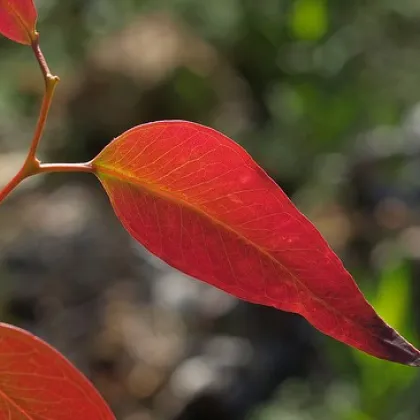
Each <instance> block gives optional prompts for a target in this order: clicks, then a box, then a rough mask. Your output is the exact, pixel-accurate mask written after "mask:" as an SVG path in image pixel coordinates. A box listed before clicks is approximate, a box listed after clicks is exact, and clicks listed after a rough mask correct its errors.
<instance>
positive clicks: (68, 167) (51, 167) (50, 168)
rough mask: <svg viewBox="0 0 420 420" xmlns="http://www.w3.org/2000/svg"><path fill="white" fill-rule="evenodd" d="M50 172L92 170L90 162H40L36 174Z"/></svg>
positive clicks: (89, 171)
mask: <svg viewBox="0 0 420 420" xmlns="http://www.w3.org/2000/svg"><path fill="white" fill-rule="evenodd" d="M51 172H88V173H91V172H93V168H92V164H91V162H85V163H40V164H39V167H38V170H37V171H36V173H37V174H42V173H51Z"/></svg>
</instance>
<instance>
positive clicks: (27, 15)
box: [0, 0, 37, 45]
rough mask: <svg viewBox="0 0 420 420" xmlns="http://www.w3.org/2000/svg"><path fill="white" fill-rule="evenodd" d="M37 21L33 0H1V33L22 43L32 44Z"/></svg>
mask: <svg viewBox="0 0 420 420" xmlns="http://www.w3.org/2000/svg"><path fill="white" fill-rule="evenodd" d="M36 21H37V12H36V9H35V5H34V2H33V0H0V34H3V35H4V36H6V37H7V38H10V39H11V40H13V41H15V42H19V43H20V44H26V45H30V44H31V42H32V39H33V38H34V34H35V25H36Z"/></svg>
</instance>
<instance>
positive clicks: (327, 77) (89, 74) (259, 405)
mask: <svg viewBox="0 0 420 420" xmlns="http://www.w3.org/2000/svg"><path fill="white" fill-rule="evenodd" d="M35 3H36V5H37V6H38V9H39V14H40V18H39V25H38V29H39V31H40V33H41V45H42V48H43V51H44V54H45V55H46V57H47V59H48V61H49V64H50V67H51V68H52V70H53V72H54V73H56V74H58V75H60V77H61V79H62V81H61V83H60V84H59V87H58V90H57V94H56V97H55V102H54V105H53V108H52V111H51V117H50V119H49V122H48V127H47V131H46V134H45V136H44V139H43V142H42V145H41V150H40V154H41V156H42V158H43V159H44V160H48V161H52V160H55V161H58V160H60V161H84V160H89V159H91V158H92V157H93V156H94V155H95V154H96V153H97V152H99V150H100V149H101V148H102V147H103V146H104V145H105V144H107V143H108V142H109V141H110V140H111V139H112V138H113V137H116V136H118V135H119V134H120V133H121V132H123V131H125V130H127V129H128V128H130V127H132V126H133V125H136V124H140V123H142V122H146V121H152V120H159V119H172V118H177V119H178V118H179V119H187V120H192V121H197V122H200V123H203V124H206V125H210V126H212V127H214V128H216V129H218V130H220V131H222V132H224V133H225V134H227V135H229V136H230V137H232V138H233V139H235V140H236V141H238V142H239V143H240V144H242V145H243V146H244V147H245V148H246V149H247V150H248V151H249V152H250V153H251V154H252V155H253V156H254V158H255V159H256V160H257V161H258V162H259V163H260V164H261V165H262V166H263V167H264V168H265V169H266V170H267V171H268V173H269V174H270V175H271V176H272V177H273V178H274V179H275V180H276V181H277V182H278V184H279V185H280V186H281V187H282V188H283V189H284V190H285V191H286V192H287V193H288V194H289V195H290V196H291V198H292V199H293V201H294V203H295V204H296V205H297V206H298V207H299V209H300V210H301V211H303V212H304V213H305V214H306V215H307V216H308V217H309V218H310V219H311V220H312V221H313V222H314V223H315V224H316V226H317V227H318V228H319V229H320V230H321V232H322V233H323V234H324V235H325V237H326V238H327V240H328V241H329V243H330V244H331V246H332V247H333V248H334V249H335V250H336V252H337V253H338V254H339V255H340V257H341V258H342V259H343V260H344V262H345V265H346V266H347V268H348V269H349V270H350V271H351V272H352V274H353V275H354V276H355V278H356V280H357V282H358V284H359V285H360V287H361V288H362V290H363V291H364V293H365V294H366V296H367V297H368V299H369V301H370V302H371V303H372V304H373V305H374V306H375V308H376V309H377V311H378V312H379V313H380V315H381V316H382V317H383V318H384V319H385V320H386V321H387V322H389V323H390V324H392V325H393V326H394V327H396V328H397V329H398V330H399V331H400V332H401V333H402V334H403V335H404V336H405V337H407V338H408V339H409V340H411V341H412V342H413V343H415V344H417V345H419V344H420V336H419V333H420V305H419V303H418V302H419V299H420V285H419V281H418V279H419V276H420V102H419V100H420V3H419V2H417V1H416V0H398V1H395V0H371V1H369V2H366V1H361V0H354V1H349V2H345V1H342V0H341V1H340V0H329V1H328V0H261V1H257V0H211V1H203V0H201V1H200V0H153V1H152V0H118V1H113V0H67V1H58V0H35ZM42 91H43V84H42V79H41V76H40V73H39V70H38V68H37V65H36V62H35V60H34V59H33V57H32V55H31V51H30V49H29V48H25V47H23V46H19V45H16V44H13V43H12V42H10V41H8V40H6V39H3V38H2V39H0V184H1V185H3V184H5V183H6V182H7V180H8V179H9V178H10V177H11V176H12V175H13V174H14V172H16V170H17V169H18V167H19V165H20V164H21V162H22V160H23V158H24V155H25V151H26V148H27V147H28V143H29V140H30V137H31V132H32V130H33V127H34V124H35V121H36V116H37V112H38V108H39V103H40V98H41V95H42ZM0 251H1V252H0V315H1V319H2V320H4V321H7V322H11V323H14V324H17V325H20V326H22V327H24V328H27V329H29V330H31V331H33V332H34V333H36V334H38V335H39V336H41V337H43V338H45V339H46V340H47V341H49V342H50V343H52V344H53V345H55V346H57V347H58V348H59V349H60V350H61V351H62V352H64V353H65V354H66V355H67V356H68V357H69V358H70V359H71V360H72V361H73V362H74V363H75V364H76V365H77V366H78V367H79V368H80V369H82V370H83V371H84V372H85V373H86V375H87V376H88V377H89V378H90V379H91V380H92V381H93V382H94V383H95V385H96V386H97V387H98V389H99V390H100V391H101V393H102V394H103V395H104V397H105V398H106V399H107V401H108V402H109V403H110V405H111V407H112V408H113V410H114V411H115V413H116V415H117V418H118V419H122V420H166V419H177V420H187V419H188V420H190V419H191V420H207V419H209V420H210V419H211V420H214V419H215V418H217V419H218V420H228V419H229V420H230V419H233V420H240V419H247V420H277V419H282V420H312V419H323V420H324V419H325V420H329V419H333V420H335V419H337V420H376V419H379V420H388V419H395V420H415V419H419V418H420V398H419V395H420V375H419V373H418V370H416V369H413V368H406V367H402V366H398V365H394V364H391V363H387V362H384V361H379V360H374V359H373V358H371V357H368V356H366V355H364V354H361V353H360V352H358V351H353V350H351V349H349V348H347V347H345V346H344V345H342V344H340V343H336V342H334V341H333V340H332V339H330V338H328V337H325V336H323V335H321V334H320V333H318V332H317V331H315V330H313V329H312V328H311V327H310V326H309V325H308V324H307V323H306V322H305V321H304V320H303V319H301V318H300V317H298V316H296V315H291V314H284V313H281V312H279V311H275V310H273V309H270V308H263V307H258V306H256V305H249V304H246V303H244V302H239V301H237V300H236V299H234V298H232V297H230V296H228V295H225V294H224V293H222V292H219V291H217V290H214V289H212V288H210V287H208V286H206V285H204V284H201V283H199V282H197V281H195V280H191V279H189V278H186V277H185V276H183V275H182V274H180V273H178V272H175V271H174V270H171V269H170V268H169V267H167V266H165V265H164V264H163V263H161V262H159V261H157V260H156V259H155V258H153V257H151V256H150V255H148V254H147V252H145V251H144V249H143V248H142V247H141V246H139V245H138V244H136V243H134V242H133V241H132V240H131V239H130V238H129V237H128V234H126V233H125V232H124V231H123V229H122V228H121V226H120V225H119V223H118V221H117V220H116V218H115V216H114V215H113V213H112V211H111V209H110V206H109V205H108V203H107V199H106V197H105V196H104V193H103V192H102V191H101V190H100V187H99V185H98V184H97V183H96V181H95V180H94V179H93V177H90V176H88V175H86V174H73V175H51V176H48V177H44V178H43V177H38V178H35V179H33V180H30V181H28V182H26V183H25V184H24V185H22V186H21V187H20V188H19V191H17V192H16V193H14V194H13V196H12V197H11V198H10V199H8V200H7V201H6V202H5V203H4V204H3V205H2V206H1V208H0Z"/></svg>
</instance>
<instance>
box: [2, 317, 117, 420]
mask: <svg viewBox="0 0 420 420" xmlns="http://www.w3.org/2000/svg"><path fill="white" fill-rule="evenodd" d="M0 419H1V420H3V419H4V420H6V419H7V420H8V419H10V420H12V419H13V420H75V419H92V420H93V419H95V420H115V417H114V416H113V414H112V413H111V411H110V409H109V408H108V407H107V405H106V404H105V402H104V401H103V399H102V398H101V397H100V395H99V394H98V392H97V391H96V390H95V388H94V387H93V386H92V384H91V383H90V382H89V381H88V380H87V379H86V378H85V377H84V376H83V375H82V374H81V373H80V372H79V371H78V370H77V369H76V368H75V367H74V366H73V365H71V363H70V362H69V361H67V360H66V359H65V358H64V357H63V356H62V355H61V354H60V353H58V352H57V351H56V350H54V349H53V348H52V347H50V346H49V345H48V344H46V343H45V342H44V341H42V340H40V339H39V338H37V337H35V336H33V335H32V334H30V333H28V332H26V331H24V330H21V329H19V328H15V327H13V326H11V325H7V324H1V323H0Z"/></svg>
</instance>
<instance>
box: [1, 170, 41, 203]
mask: <svg viewBox="0 0 420 420" xmlns="http://www.w3.org/2000/svg"><path fill="white" fill-rule="evenodd" d="M35 168H36V166H33V165H27V166H25V165H24V166H22V168H21V169H20V171H19V172H18V173H17V174H16V175H15V176H14V177H13V178H12V179H11V181H10V182H9V183H8V184H7V185H6V186H5V187H4V188H3V189H2V190H0V203H1V202H2V201H3V200H4V199H5V198H6V197H7V196H8V195H9V194H10V193H11V192H12V191H13V190H14V189H15V188H16V187H17V186H18V185H19V184H20V183H21V182H22V181H23V180H24V179H25V178H28V177H29V176H31V175H34V174H35V172H34V171H35V170H36V169H35Z"/></svg>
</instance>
